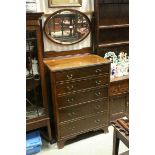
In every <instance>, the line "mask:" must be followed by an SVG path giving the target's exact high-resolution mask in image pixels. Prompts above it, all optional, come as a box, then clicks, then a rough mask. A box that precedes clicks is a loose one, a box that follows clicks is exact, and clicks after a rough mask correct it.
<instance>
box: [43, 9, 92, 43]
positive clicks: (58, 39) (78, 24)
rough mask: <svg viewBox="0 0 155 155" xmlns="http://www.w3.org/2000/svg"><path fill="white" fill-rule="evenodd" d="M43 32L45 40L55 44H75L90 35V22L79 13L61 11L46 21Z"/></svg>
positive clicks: (71, 10) (70, 10)
mask: <svg viewBox="0 0 155 155" xmlns="http://www.w3.org/2000/svg"><path fill="white" fill-rule="evenodd" d="M44 32H45V35H46V36H47V38H48V39H49V40H51V41H53V42H55V43H59V44H66V45H71V44H75V43H77V42H80V41H82V40H83V39H84V38H86V37H87V36H88V34H89V33H90V20H89V18H88V17H87V16H86V15H85V14H84V13H82V12H80V11H77V10H73V9H62V10H59V11H56V12H55V13H53V14H51V15H50V16H49V17H48V18H47V19H46V21H45V24H44Z"/></svg>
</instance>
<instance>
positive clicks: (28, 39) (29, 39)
mask: <svg viewBox="0 0 155 155" xmlns="http://www.w3.org/2000/svg"><path fill="white" fill-rule="evenodd" d="M34 40H37V38H27V39H26V41H34Z"/></svg>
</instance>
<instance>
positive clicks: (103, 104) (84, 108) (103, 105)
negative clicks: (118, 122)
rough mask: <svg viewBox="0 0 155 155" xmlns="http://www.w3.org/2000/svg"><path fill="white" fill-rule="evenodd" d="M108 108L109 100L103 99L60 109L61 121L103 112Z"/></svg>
mask: <svg viewBox="0 0 155 155" xmlns="http://www.w3.org/2000/svg"><path fill="white" fill-rule="evenodd" d="M105 110H106V111H107V110H108V100H107V99H101V100H96V101H92V102H87V103H84V104H80V105H75V106H72V107H67V108H63V109H59V121H60V122H64V121H69V120H72V119H75V118H79V117H84V116H87V115H91V114H96V113H97V112H103V111H105Z"/></svg>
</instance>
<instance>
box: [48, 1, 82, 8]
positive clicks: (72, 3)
mask: <svg viewBox="0 0 155 155" xmlns="http://www.w3.org/2000/svg"><path fill="white" fill-rule="evenodd" d="M48 6H49V8H54V7H81V6H82V0H48Z"/></svg>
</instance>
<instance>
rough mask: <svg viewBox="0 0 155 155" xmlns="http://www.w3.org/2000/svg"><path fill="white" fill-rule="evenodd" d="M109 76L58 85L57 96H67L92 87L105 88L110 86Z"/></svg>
mask: <svg viewBox="0 0 155 155" xmlns="http://www.w3.org/2000/svg"><path fill="white" fill-rule="evenodd" d="M109 77H110V76H109V75H103V76H102V77H96V78H88V79H83V80H77V81H74V82H69V83H65V84H57V85H56V93H57V94H66V93H69V92H74V91H79V90H82V89H87V88H91V87H97V86H103V85H106V84H107V85H108V84H109V80H110V79H109Z"/></svg>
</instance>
